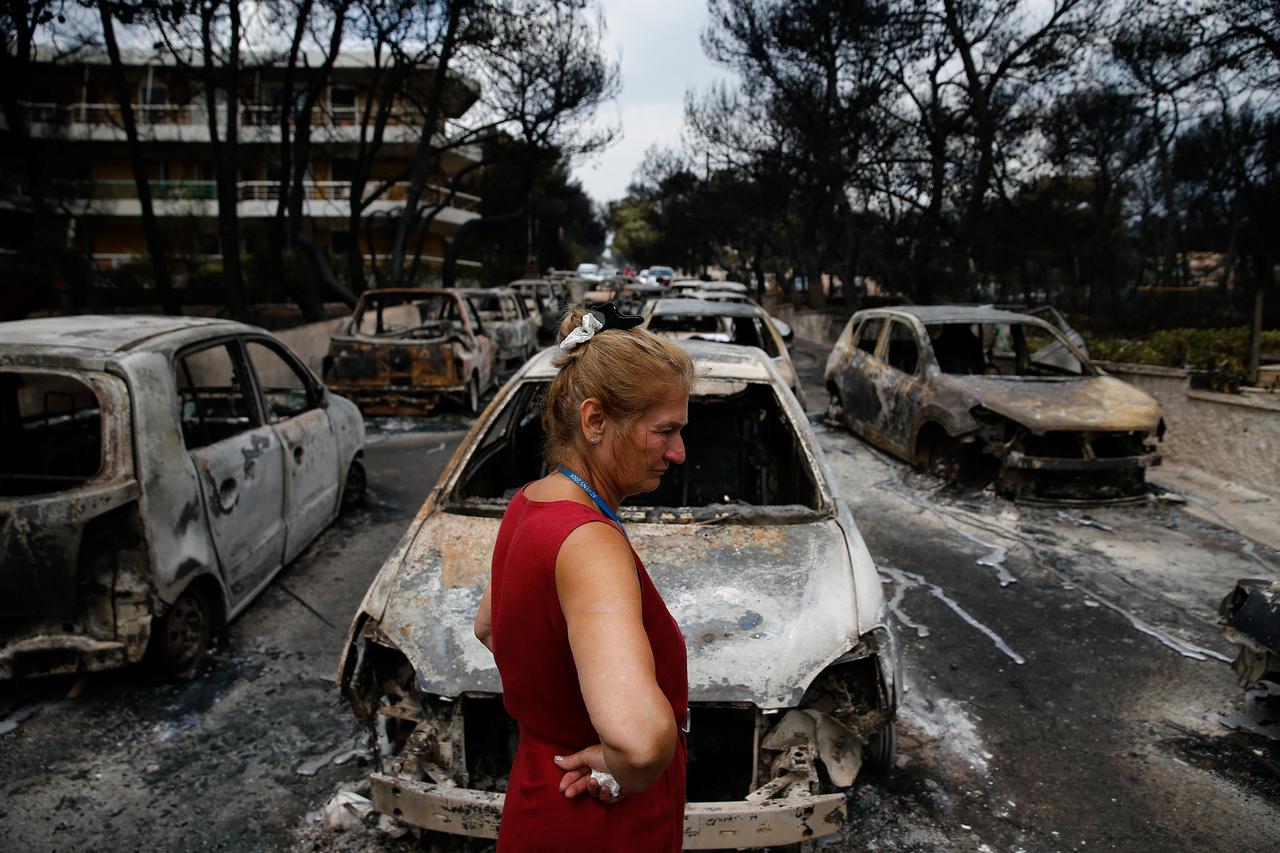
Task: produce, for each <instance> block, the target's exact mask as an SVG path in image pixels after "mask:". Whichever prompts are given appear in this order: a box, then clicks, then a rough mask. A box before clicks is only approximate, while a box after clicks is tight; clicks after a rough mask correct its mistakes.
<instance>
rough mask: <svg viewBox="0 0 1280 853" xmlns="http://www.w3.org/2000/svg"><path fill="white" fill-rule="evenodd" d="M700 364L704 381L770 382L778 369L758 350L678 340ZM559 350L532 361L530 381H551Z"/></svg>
mask: <svg viewBox="0 0 1280 853" xmlns="http://www.w3.org/2000/svg"><path fill="white" fill-rule="evenodd" d="M676 343H677V344H678V345H679V346H680V347H682V348H683V349H684V350H685V351H687V352H688V353H689V355H690V356H692V357H693V359H694V361H696V362H697V363H698V377H699V378H701V379H725V380H731V381H732V380H736V381H739V382H769V381H771V379H772V377H773V376H774V375H775V374H776V368H774V366H773V364H772V363H771V362H770V360H769V357H768V356H767V355H765V354H764V352H763V351H761V350H757V349H755V348H754V347H738V346H730V345H728V344H717V343H712V342H710V341H676ZM559 353H560V350H559V348H557V347H551V348H549V349H545V350H543V351H542V352H540V353H538V354H537V355H535V356H534V357H533V358H531V359H529V362H528V364H527V365H526V366H525V367H524V368H522V369H521V370H522V374H517V378H518V377H519V376H521V375H524V376H526V377H528V378H530V379H551V378H552V377H554V376H555V375H556V374H557V373H558V372H559V370H558V369H557V368H556V366H555V365H554V364H552V363H551V360H552V359H553V358H555V357H556V356H557V355H559Z"/></svg>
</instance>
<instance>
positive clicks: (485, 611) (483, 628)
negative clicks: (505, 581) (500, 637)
mask: <svg viewBox="0 0 1280 853" xmlns="http://www.w3.org/2000/svg"><path fill="white" fill-rule="evenodd" d="M492 587H493V578H492V577H490V578H489V580H487V581H485V584H484V595H482V596H480V607H479V609H478V610H476V625H475V632H476V639H477V640H479V641H480V642H482V643H484V647H485V648H486V649H488V650H489V651H491V652H492V651H493V613H492V612H491V610H490V604H489V591H490V590H491V589H492Z"/></svg>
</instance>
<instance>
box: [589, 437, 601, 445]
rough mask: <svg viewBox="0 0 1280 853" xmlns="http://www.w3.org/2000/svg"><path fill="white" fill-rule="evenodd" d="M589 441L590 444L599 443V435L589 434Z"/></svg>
mask: <svg viewBox="0 0 1280 853" xmlns="http://www.w3.org/2000/svg"><path fill="white" fill-rule="evenodd" d="M591 443H592V444H599V443H600V436H598V435H593V436H591Z"/></svg>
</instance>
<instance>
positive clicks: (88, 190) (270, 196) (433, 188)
mask: <svg viewBox="0 0 1280 853" xmlns="http://www.w3.org/2000/svg"><path fill="white" fill-rule="evenodd" d="M150 186H151V195H152V197H153V198H154V199H156V200H157V201H216V200H217V198H218V185H217V182H215V181H158V180H153V181H151V182H150ZM302 187H303V198H304V199H305V200H307V201H350V200H351V183H350V182H349V181H307V182H305V183H304V184H303V185H302ZM376 188H377V187H376V185H369V186H366V188H365V198H366V199H367V198H369V197H371V196H372V194H373V191H374V190H375V189H376ZM67 189H68V190H69V191H70V194H71V195H73V196H74V197H76V198H84V199H103V200H116V201H118V200H128V199H136V198H137V197H138V192H137V187H136V186H135V184H134V182H133V181H120V180H111V181H79V182H75V183H74V184H72V185H71V186H69V187H68V188H67ZM408 194H409V184H408V183H407V182H401V183H396V184H392V185H391V186H390V187H388V188H387V191H386V192H384V193H383V194H382V195H381V196H379V197H378V199H377V201H390V202H399V201H404V200H405V199H406V198H407V197H408ZM236 199H237V200H238V201H279V200H280V182H279V181H240V182H239V183H238V184H236ZM421 203H422V204H425V205H436V204H438V205H441V206H447V207H453V208H456V209H459V210H465V211H468V212H471V213H479V211H480V197H479V196H475V195H471V194H470V193H463V192H459V193H456V194H454V196H453V199H452V202H450V198H449V190H448V189H447V188H445V187H441V186H437V185H435V184H428V185H427V186H426V187H424V188H423V193H422V202H421Z"/></svg>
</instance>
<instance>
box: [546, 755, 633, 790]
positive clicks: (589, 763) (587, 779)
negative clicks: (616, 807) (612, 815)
mask: <svg viewBox="0 0 1280 853" xmlns="http://www.w3.org/2000/svg"><path fill="white" fill-rule="evenodd" d="M555 762H556V766H557V767H559V768H560V769H561V770H563V771H565V773H564V778H562V779H561V780H560V793H562V794H564V795H565V797H567V798H569V799H573V798H574V797H576V796H578V795H579V794H583V793H586V794H588V795H589V796H592V797H595V798H596V799H597V800H599V801H600V802H602V803H616V802H617V801H618V800H620V799H622V798H623V796H624V795H623V794H621V793H620V794H619V795H618V796H616V797H615V796H614V795H613V792H612V791H610V790H609V789H608V788H606V787H604V786H603V785H601V784H600V783H599V782H598V781H596V779H595V778H594V777H592V775H591V771H593V770H598V771H600V772H601V773H608V772H609V768H608V767H607V766H606V765H605V763H604V747H602V746H600V745H599V744H596V745H595V746H589V747H587V748H586V749H584V750H582V751H581V752H575V753H574V754H573V755H557V756H556V757H555Z"/></svg>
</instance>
